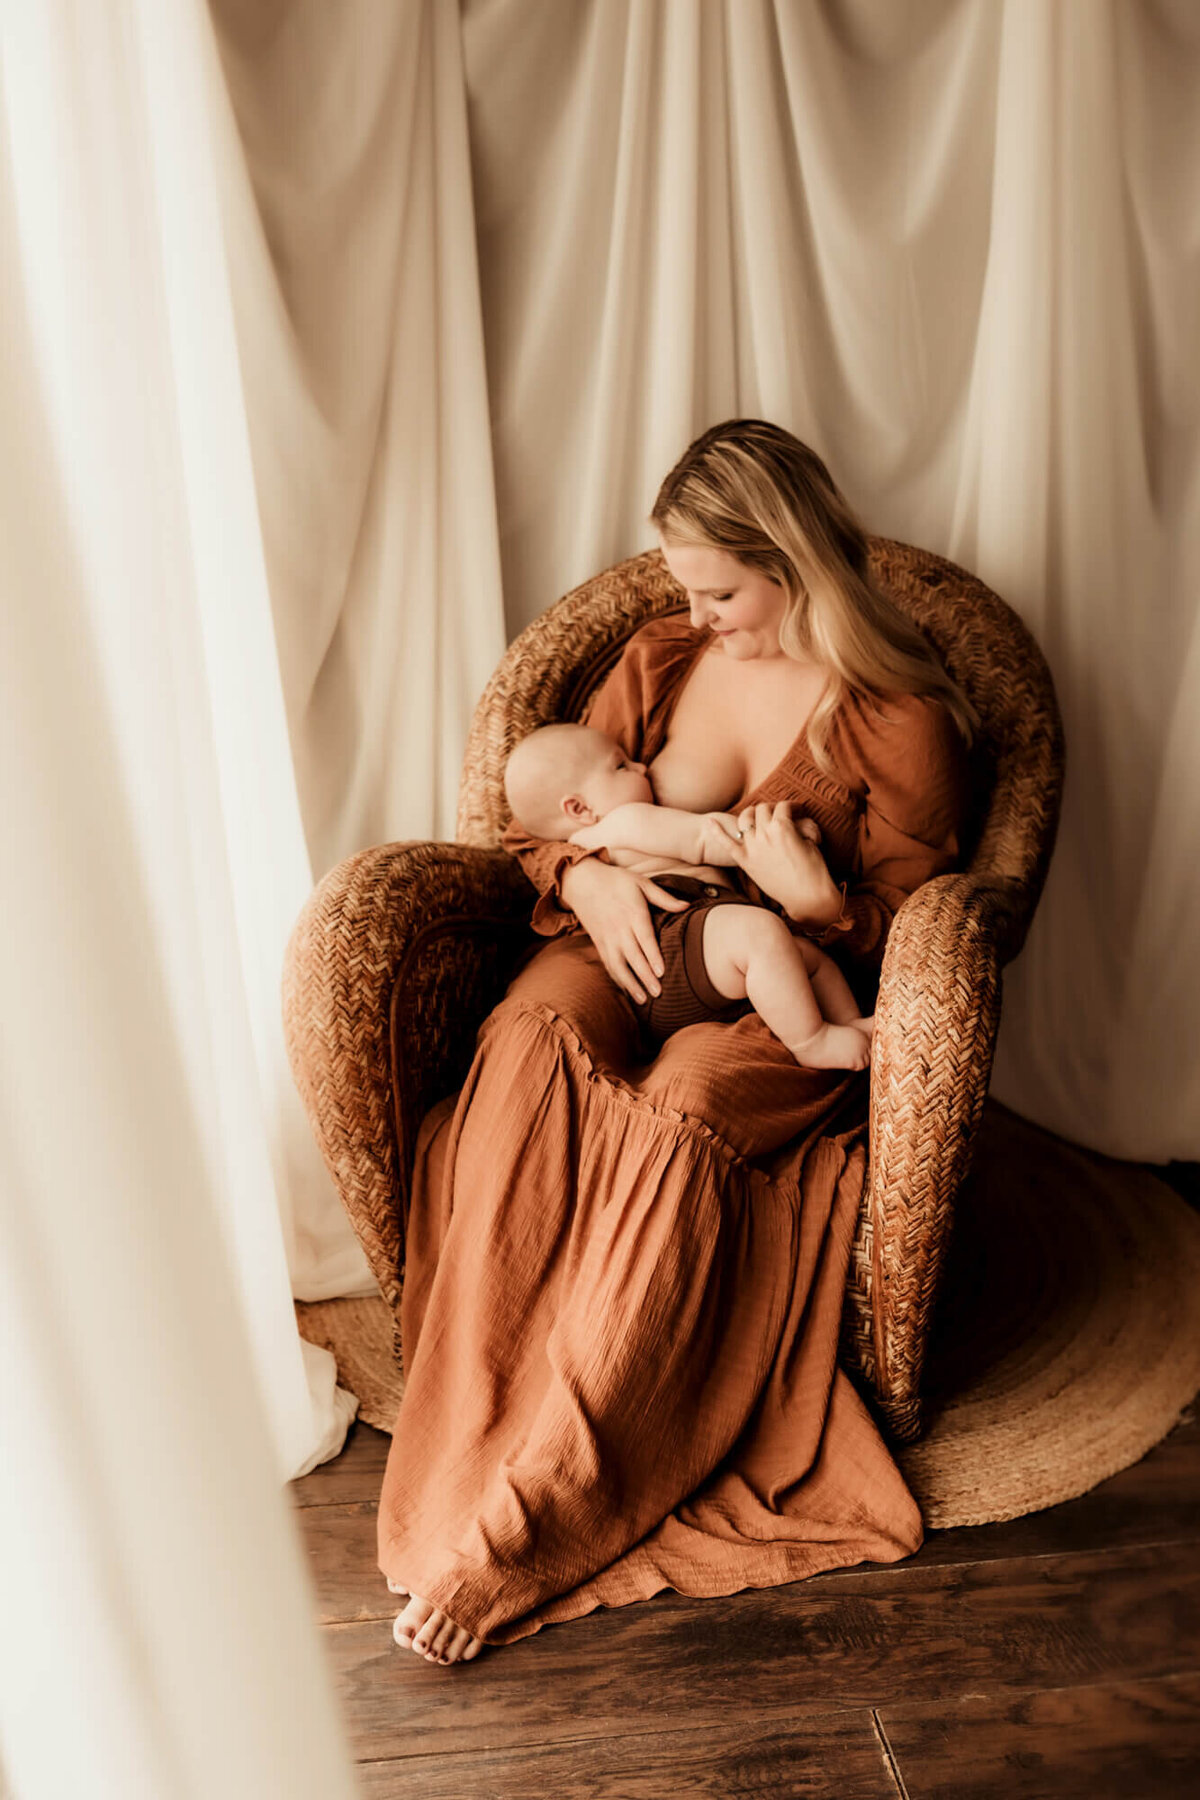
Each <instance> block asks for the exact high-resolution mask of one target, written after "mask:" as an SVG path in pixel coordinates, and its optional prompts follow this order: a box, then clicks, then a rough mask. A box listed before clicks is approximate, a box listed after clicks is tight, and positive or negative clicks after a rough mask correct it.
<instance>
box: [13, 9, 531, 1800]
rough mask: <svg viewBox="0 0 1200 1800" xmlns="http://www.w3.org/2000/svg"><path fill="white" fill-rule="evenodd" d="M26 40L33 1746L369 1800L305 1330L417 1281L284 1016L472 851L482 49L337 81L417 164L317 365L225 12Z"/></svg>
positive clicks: (24, 1174)
mask: <svg viewBox="0 0 1200 1800" xmlns="http://www.w3.org/2000/svg"><path fill="white" fill-rule="evenodd" d="M236 10H237V11H238V12H239V13H240V14H241V15H243V17H249V16H251V15H253V17H254V18H255V19H257V20H258V21H259V23H260V24H262V25H263V26H264V27H268V28H269V27H270V24H271V20H270V18H269V17H268V14H267V11H266V10H265V9H263V8H240V9H236ZM370 10H371V13H372V15H373V16H374V17H375V18H376V19H378V18H379V16H380V15H379V12H378V9H374V8H372V9H370ZM275 12H276V15H277V19H278V20H284V15H285V14H287V15H288V17H290V18H292V19H293V20H295V19H298V18H300V16H301V14H300V9H293V8H284V9H275ZM316 13H317V9H309V13H308V18H309V20H311V19H312V18H314V17H315V16H316ZM0 18H2V22H3V37H2V39H0V48H2V56H3V86H2V90H0V105H2V110H0V150H2V153H3V175H4V184H3V190H2V200H3V205H2V207H0V264H2V267H3V271H4V276H5V282H6V291H5V310H4V331H3V349H4V364H3V371H2V374H3V391H2V396H0V401H2V404H0V416H2V421H3V428H4V432H5V436H4V440H3V454H4V470H5V480H4V483H3V494H2V496H0V505H2V507H3V515H4V520H3V543H4V570H3V573H4V585H5V591H4V596H3V607H4V611H3V622H4V634H5V643H4V657H3V671H2V674H0V679H2V680H3V683H4V692H3V694H2V695H0V714H2V719H3V729H4V737H5V749H6V752H7V754H6V755H5V758H4V769H3V775H2V777H0V779H3V781H4V784H5V788H6V792H5V795H4V805H3V819H4V828H5V840H6V842H5V868H4V882H5V890H6V891H5V933H4V934H3V935H4V944H3V951H2V953H0V973H2V976H3V990H2V991H3V995H4V1053H3V1065H2V1074H3V1096H4V1104H3V1113H2V1115H0V1116H2V1119H3V1137H4V1158H5V1170H6V1184H5V1189H4V1194H3V1201H2V1206H0V1269H2V1280H3V1292H2V1293H0V1307H2V1319H3V1346H2V1347H3V1350H4V1351H5V1352H7V1355H6V1360H5V1364H4V1368H5V1378H6V1379H5V1384H4V1386H5V1397H4V1402H3V1414H2V1415H0V1422H2V1425H3V1450H2V1454H3V1457H4V1462H5V1483H4V1491H3V1499H2V1501H0V1513H2V1517H0V1524H2V1525H3V1527H4V1531H3V1546H4V1547H3V1552H2V1553H0V1562H2V1564H3V1572H4V1590H3V1591H4V1608H3V1610H4V1614H5V1631H6V1636H7V1638H8V1641H9V1644H10V1645H11V1646H12V1647H13V1648H14V1649H15V1650H16V1651H17V1652H18V1653H19V1655H20V1659H21V1660H20V1664H19V1665H16V1664H15V1663H14V1665H13V1666H11V1667H6V1669H5V1678H4V1679H3V1680H2V1681H0V1735H2V1736H3V1741H4V1745H5V1759H6V1762H7V1764H8V1767H9V1772H10V1774H11V1776H12V1779H13V1781H14V1784H15V1786H16V1789H17V1792H18V1793H19V1794H20V1795H21V1796H25V1795H30V1796H32V1795H42V1794H45V1795H52V1794H53V1795H59V1794H62V1793H64V1792H78V1793H83V1792H87V1793H88V1794H89V1795H92V1794H94V1795H97V1796H100V1795H109V1794H111V1795H113V1796H114V1797H116V1796H118V1795H119V1796H121V1800H127V1797H128V1796H130V1795H133V1794H144V1795H146V1796H147V1800H151V1797H152V1800H167V1797H168V1796H175V1795H180V1796H183V1795H188V1796H191V1795H197V1796H199V1795H202V1794H203V1795H208V1794H213V1793H221V1794H224V1795H231V1796H232V1795H237V1794H245V1795H246V1796H248V1797H249V1796H254V1797H255V1800H257V1797H258V1796H260V1795H262V1794H265V1793H276V1792H279V1793H282V1792H286V1793H288V1794H289V1795H308V1794H311V1795H313V1796H314V1800H315V1797H316V1796H318V1795H319V1796H321V1800H328V1797H329V1796H331V1795H341V1794H343V1793H345V1794H349V1793H350V1792H351V1791H352V1784H351V1778H350V1775H349V1771H348V1765H347V1763H346V1760H345V1756H344V1751H343V1748H342V1745H341V1742H340V1739H339V1732H338V1727H337V1723H336V1719H335V1717H334V1714H333V1711H332V1704H331V1701H330V1698H329V1695H328V1692H327V1688H326V1685H325V1680H324V1675H323V1672H322V1668H321V1663H320V1659H319V1653H318V1648H317V1642H316V1636H315V1632H314V1631H313V1628H312V1624H311V1619H312V1612H313V1605H312V1596H311V1593H310V1590H309V1587H308V1583H307V1580H306V1578H305V1574H304V1564H303V1558H302V1556H301V1554H300V1553H299V1551H298V1547H297V1543H296V1534H295V1531H294V1529H293V1527H292V1525H291V1523H290V1521H289V1518H288V1516H287V1512H286V1508H285V1506H284V1503H283V1501H282V1499H281V1496H280V1494H279V1491H278V1487H279V1482H280V1480H281V1478H282V1477H286V1476H292V1475H295V1474H298V1473H301V1472H303V1471H304V1470H305V1469H306V1468H308V1467H311V1466H312V1464H313V1463H314V1462H316V1461H319V1460H322V1459H323V1458H324V1457H327V1456H329V1455H332V1454H333V1453H334V1452H335V1451H336V1450H337V1448H338V1447H339V1446H340V1444H341V1441H342V1438H343V1436H344V1432H345V1428H346V1425H347V1422H348V1419H349V1417H350V1416H351V1415H352V1412H353V1408H354V1400H353V1396H351V1395H348V1394H346V1393H344V1392H343V1391H342V1390H340V1389H337V1388H336V1386H335V1374H336V1372H335V1369H334V1365H333V1360H332V1358H331V1357H329V1356H328V1355H327V1354H326V1353H324V1352H321V1351H318V1350H315V1349H314V1348H313V1347H312V1346H310V1345H307V1344H302V1343H301V1341H300V1340H299V1338H298V1336H297V1333H296V1330H295V1321H294V1317H293V1312H292V1295H293V1292H294V1293H295V1294H296V1295H297V1296H299V1297H301V1298H321V1297H325V1296H327V1295H329V1294H339V1293H347V1292H355V1291H371V1290H372V1289H373V1287H374V1283H373V1281H372V1280H371V1278H370V1275H369V1272H368V1270H367V1266H366V1263H365V1260H364V1258H363V1256H362V1252H361V1250H360V1249H359V1246H358V1244H357V1242H356V1241H355V1239H354V1237H353V1235H352V1233H351V1232H350V1230H349V1227H348V1225H347V1223H346V1221H345V1219H344V1217H343V1215H342V1212H341V1209H340V1207H339V1206H338V1204H337V1201H336V1198H335V1197H334V1195H333V1192H332V1189H331V1187H330V1185H329V1182H328V1179H327V1177H326V1175H325V1172H324V1170H323V1169H322V1167H321V1165H320V1162H319V1159H318V1157H317V1155H316V1152H315V1149H314V1147H313V1144H312V1139H311V1134H310V1132H309V1130H308V1127H307V1124H306V1122H305V1120H304V1118H303V1115H302V1111H301V1109H300V1106H299V1102H298V1100H297V1097H296V1095H295V1091H294V1087H293V1084H292V1081H291V1078H290V1073H289V1071H288V1069H287V1066H286V1059H285V1056H284V1051H283V1044H282V1032H281V1026H280V1017H279V1013H280V1004H279V979H280V967H281V962H282V956H283V948H284V944H285V942H286V938H287V934H288V931H289V930H290V928H291V925H292V923H293V921H294V919H295V917H296V914H297V913H298V911H299V909H300V907H301V905H302V904H303V902H304V900H305V898H306V897H307V895H308V893H309V891H310V889H311V886H312V883H313V880H314V878H315V877H316V876H319V875H320V873H322V872H323V869H324V867H326V866H328V863H329V862H330V861H331V860H333V859H335V858H336V857H337V856H338V855H340V854H342V852H343V850H344V849H350V848H353V847H356V846H357V845H358V844H359V843H361V842H364V841H368V840H370V839H371V838H376V839H377V838H387V837H401V836H413V835H425V834H427V833H428V832H430V831H431V830H437V829H442V830H445V829H446V826H447V824H448V822H449V821H450V820H451V819H452V816H453V794H452V784H451V782H450V776H449V774H448V771H450V770H454V771H455V772H456V771H457V766H458V762H459V760H460V758H461V749H462V741H463V738H464V736H465V730H466V725H467V722H468V719H469V713H470V707H471V704H472V703H473V700H474V698H475V693H476V691H477V690H478V688H479V687H481V686H482V684H483V679H484V677H485V675H486V674H487V673H488V672H490V669H491V667H492V666H493V664H494V662H495V660H496V657H497V655H498V654H499V652H500V649H501V647H502V644H503V629H502V622H501V609H500V600H499V579H498V567H499V564H498V555H497V543H496V532H495V525H494V513H493V512H491V511H490V510H489V509H490V508H491V506H492V501H491V480H490V460H489V450H488V442H487V416H486V388H485V384H484V381H483V373H482V371H483V363H482V346H481V337H480V326H479V309H478V292H477V286H474V285H473V283H474V250H473V238H472V234H471V214H470V190H469V181H467V180H466V179H465V170H466V163H467V151H466V135H465V109H464V97H463V90H462V80H461V73H460V70H459V66H458V62H457V60H456V59H457V54H458V33H457V14H456V13H453V12H448V11H447V9H446V8H445V6H440V5H437V4H436V3H434V0H426V3H425V4H421V5H410V6H408V7H406V8H404V9H402V10H401V11H398V12H397V13H396V14H395V15H393V16H392V17H391V18H390V20H389V28H390V30H391V37H390V39H389V40H388V42H387V43H383V44H381V43H380V42H379V41H378V40H377V39H371V38H370V37H369V36H366V37H365V36H364V29H365V27H366V26H367V24H368V15H367V11H366V10H365V9H363V8H361V7H360V8H359V9H358V10H357V12H356V13H355V14H351V13H350V12H349V11H347V12H346V14H345V15H344V16H343V17H342V18H341V19H340V21H334V20H333V18H332V15H329V14H328V13H327V14H326V20H327V23H329V24H331V25H333V24H335V23H336V24H338V30H337V31H335V32H334V40H335V44H336V45H340V46H341V48H342V50H343V51H344V53H345V54H344V56H343V57H342V58H341V60H339V59H338V58H337V57H335V58H334V59H333V62H332V64H330V65H326V64H325V63H324V61H323V60H322V55H321V54H320V53H322V52H323V49H324V45H323V44H322V43H319V42H316V41H315V40H310V41H309V42H308V43H307V45H306V46H305V48H306V55H307V56H308V58H309V60H308V61H307V62H306V63H305V66H304V71H303V73H304V75H305V78H306V80H307V82H308V84H309V87H310V88H311V89H312V90H313V91H314V92H316V93H319V94H323V96H324V102H323V104H324V120H325V137H324V144H325V147H326V149H327V150H328V149H330V148H331V147H336V146H337V145H338V144H339V142H340V141H341V135H342V134H341V121H342V120H343V119H344V118H346V117H352V118H353V119H354V121H355V123H356V125H357V126H358V128H359V129H360V130H361V132H362V135H363V142H364V143H369V144H370V145H372V146H373V150H372V153H373V154H374V155H376V157H377V158H378V159H379V160H377V162H376V164H375V166H374V179H372V174H371V167H370V166H369V158H368V161H367V163H366V164H364V165H363V166H351V167H349V168H348V170H347V173H346V181H347V187H346V190H345V191H344V192H343V193H341V194H340V195H338V196H337V197H336V200H335V204H334V206H333V207H332V208H331V209H330V210H329V212H328V215H327V221H328V237H327V241H325V242H323V243H319V244H318V243H314V241H313V240H314V237H315V234H314V231H313V227H312V220H311V218H302V220H301V223H300V225H299V228H298V235H299V237H300V238H301V239H306V240H307V243H308V248H309V250H310V251H312V252H314V254H315V258H316V265H317V266H321V265H324V267H325V268H326V269H327V270H333V271H335V272H336V271H337V269H338V262H337V258H338V254H339V252H340V251H342V250H344V249H345V246H346V243H347V239H348V237H350V236H355V241H356V245H357V252H356V258H355V260H354V262H353V265H352V267H351V268H350V269H349V271H344V272H342V273H341V274H340V275H339V276H338V278H337V279H335V280H334V281H333V283H332V286H331V288H330V290H329V291H327V292H326V293H325V294H324V297H323V305H324V306H325V307H326V308H327V309H329V310H328V311H327V313H326V314H325V315H324V317H323V321H322V324H321V326H320V329H319V330H316V331H315V332H314V334H313V335H311V336H310V337H309V338H308V339H307V340H306V339H305V338H304V335H303V332H302V331H301V329H300V326H301V325H302V323H303V316H304V306H305V298H304V294H303V293H302V292H300V289H299V288H297V287H290V288H289V286H288V284H287V282H285V281H283V279H282V274H281V271H280V269H279V268H277V266H276V264H275V263H274V262H273V261H272V258H271V256H270V255H269V254H268V253H267V240H266V237H265V235H264V229H263V223H262V219H263V218H264V217H266V218H267V223H268V226H269V227H271V226H272V221H271V219H270V216H269V209H268V208H266V207H264V211H263V214H261V215H260V213H259V210H258V207H257V204H256V201H255V197H254V193H253V188H252V184H251V181H250V178H249V172H248V168H247V160H246V150H245V149H244V147H243V142H242V139H241V136H240V135H239V130H238V124H237V122H236V120H235V117H234V112H233V107H232V104H231V99H230V91H229V87H228V86H227V82H226V76H225V71H224V69H223V67H222V62H221V56H220V52H219V49H218V45H217V41H216V35H215V32H214V28H213V22H212V19H211V17H210V15H209V13H208V11H207V9H206V8H205V7H204V5H203V4H202V0H114V3H113V4H111V5H107V6H105V7H87V6H84V5H81V4H72V3H71V0H48V3H47V4H46V5H43V6H40V7H37V8H25V7H21V6H19V5H16V4H12V5H7V6H6V7H5V10H4V11H3V13H2V15H0ZM284 23H286V20H284ZM347 58H348V59H349V66H351V67H352V68H353V69H354V70H355V71H356V76H355V79H356V80H357V81H358V82H359V86H358V88H357V89H356V90H355V92H354V93H353V94H348V93H347V91H346V85H345V76H346V71H347V60H346V59H347ZM339 76H340V77H341V79H339ZM372 109H373V110H372ZM243 123H244V121H243ZM287 156H288V158H289V159H290V158H291V156H292V147H289V148H288V150H287ZM351 162H352V163H353V159H351ZM313 167H314V179H315V181H316V185H317V188H318V189H319V188H320V187H321V184H322V181H323V179H324V173H323V171H324V167H325V165H324V163H323V162H322V159H321V155H319V154H318V155H317V158H316V161H315V163H314V165H313ZM290 179H291V178H290V177H285V181H284V185H285V186H287V184H288V181H289V180H290ZM302 198H303V197H302ZM352 202H357V203H358V204H359V206H360V207H362V208H363V209H364V210H363V211H362V213H361V216H360V218H359V221H358V224H357V227H356V233H355V232H352V230H351V224H350V220H351V206H352ZM299 210H300V212H301V214H306V213H307V212H310V211H311V207H310V206H309V205H308V203H307V202H304V203H302V204H301V205H300V207H299ZM274 223H275V225H276V226H277V227H278V235H277V237H276V241H275V243H274V245H273V246H272V248H273V249H274V250H275V252H276V255H279V254H280V252H281V250H282V251H283V252H286V248H287V246H286V242H285V239H286V227H285V226H284V225H282V224H279V222H278V221H275V222H274ZM464 228H465V237H463V236H462V232H463V230H464ZM456 232H458V233H459V238H458V239H457V240H456V238H455V233H456ZM464 246H465V250H464ZM300 260H301V259H300V257H299V250H298V249H297V256H296V259H295V261H294V263H293V272H295V270H296V269H297V268H298V267H299V262H300ZM301 285H302V284H301ZM364 293H366V294H367V297H368V299H369V305H364V304H362V302H363V298H364ZM311 298H312V295H311V292H310V295H309V299H310V300H311ZM290 309H291V310H290ZM317 310H319V309H314V311H313V315H312V316H313V317H314V318H315V316H316V311H317ZM472 483H473V484H474V485H473V486H472ZM338 793H341V794H343V795H344V797H345V806H344V808H343V809H338V808H336V807H334V806H333V805H332V800H331V796H335V795H337V794H338ZM64 1620H69V1621H70V1626H69V1630H68V1631H67V1632H66V1633H64V1628H63V1621H64ZM64 1637H65V1638H66V1640H67V1641H66V1642H64ZM63 1705H67V1706H68V1707H69V1709H70V1711H71V1714H72V1730H71V1731H70V1732H69V1733H68V1732H64V1731H63V1730H62V1729H61V1718H60V1717H59V1716H58V1714H59V1709H61V1707H62V1706H63ZM47 1708H49V1709H51V1710H50V1711H49V1713H48V1712H47ZM214 1718H217V1719H220V1720H221V1731H220V1732H213V1731H212V1730H211V1721H212V1720H213V1719H214Z"/></svg>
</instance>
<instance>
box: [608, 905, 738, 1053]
mask: <svg viewBox="0 0 1200 1800" xmlns="http://www.w3.org/2000/svg"><path fill="white" fill-rule="evenodd" d="M654 880H655V882H656V884H657V885H658V886H659V887H661V888H665V889H666V890H667V892H668V893H669V894H674V895H675V896H676V897H677V898H678V899H680V900H690V901H691V902H692V905H691V906H689V907H688V909H687V911H686V912H666V911H663V910H661V909H659V908H655V909H654V912H653V919H654V935H655V937H656V938H657V939H658V947H659V949H660V950H661V952H662V959H663V973H662V982H661V987H662V992H661V993H659V994H657V995H650V996H648V997H647V998H646V999H645V1000H643V1001H642V1003H641V1004H640V1005H638V1004H637V1003H636V1002H635V1004H634V1011H635V1012H636V1013H637V1016H638V1018H639V1020H640V1021H641V1026H642V1034H643V1036H644V1038H645V1039H646V1042H647V1045H648V1047H654V1046H656V1045H658V1044H661V1043H662V1042H663V1041H664V1040H665V1039H666V1038H669V1037H670V1035H671V1033H672V1032H674V1031H682V1029H683V1027H684V1026H685V1025H698V1024H700V1023H701V1021H703V1020H706V1019H717V1020H721V1021H725V1020H730V1019H740V1018H742V1017H743V1015H744V1014H745V1013H748V1012H750V1011H752V1010H753V1009H752V1007H751V1005H750V1002H749V1001H748V1000H730V999H729V997H728V996H727V995H725V994H722V993H721V992H720V991H719V990H718V989H717V988H715V987H714V986H713V984H712V982H711V980H710V979H709V974H708V970H707V969H706V968H705V965H704V920H705V916H706V915H707V914H708V913H710V912H711V911H712V909H713V907H714V906H753V905H755V902H754V901H753V900H750V899H748V898H747V896H746V895H745V894H742V893H739V892H738V890H737V888H732V887H720V886H718V884H717V883H716V882H715V881H701V880H700V879H699V877H697V876H695V875H656V876H655V877H654Z"/></svg>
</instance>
